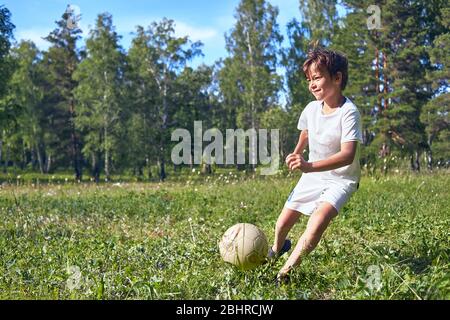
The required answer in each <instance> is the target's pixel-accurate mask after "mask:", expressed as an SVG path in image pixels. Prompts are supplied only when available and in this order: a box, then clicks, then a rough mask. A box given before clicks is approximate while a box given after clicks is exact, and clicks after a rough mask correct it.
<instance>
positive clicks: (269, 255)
mask: <svg viewBox="0 0 450 320" xmlns="http://www.w3.org/2000/svg"><path fill="white" fill-rule="evenodd" d="M291 246H292V244H291V240H289V239H286V240H284V243H283V247H282V248H281V250H280V252H278V253H277V252H275V251H273V250H272V247H270V248H269V252H268V253H267V260H272V259H278V258H279V257H281V256H282V255H283V254H285V253H286V252H288V251H289V250H290V249H291Z"/></svg>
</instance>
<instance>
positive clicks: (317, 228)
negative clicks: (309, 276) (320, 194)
mask: <svg viewBox="0 0 450 320" xmlns="http://www.w3.org/2000/svg"><path fill="white" fill-rule="evenodd" d="M337 214H338V212H337V211H336V209H335V208H334V207H333V206H332V205H331V204H329V203H328V202H322V203H321V205H320V206H319V207H318V208H317V209H316V210H315V211H314V212H313V214H312V215H311V217H310V218H309V220H308V224H307V226H306V230H305V232H304V233H303V234H302V236H301V237H300V239H299V241H298V243H297V245H296V246H295V248H294V250H293V251H292V253H291V255H290V256H289V258H288V260H287V261H286V263H285V264H284V266H283V268H281V270H280V272H279V276H283V275H286V274H287V273H288V272H289V270H291V269H292V268H293V267H295V266H296V265H298V264H300V262H301V260H302V258H303V257H304V256H305V255H307V254H308V253H309V252H311V251H312V250H314V248H315V247H316V246H317V244H318V243H319V241H320V238H321V237H322V234H323V232H324V231H325V229H326V228H327V227H328V225H329V223H330V221H331V220H332V219H333V218H334V217H335V216H337Z"/></svg>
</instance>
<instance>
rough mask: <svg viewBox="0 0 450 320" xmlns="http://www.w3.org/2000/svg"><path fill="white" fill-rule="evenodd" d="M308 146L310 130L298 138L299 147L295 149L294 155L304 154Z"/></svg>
mask: <svg viewBox="0 0 450 320" xmlns="http://www.w3.org/2000/svg"><path fill="white" fill-rule="evenodd" d="M307 145H308V130H306V129H305V130H302V131H301V132H300V136H299V137H298V142H297V146H296V147H295V150H294V152H293V153H294V154H302V153H303V151H304V150H305V148H306V146H307Z"/></svg>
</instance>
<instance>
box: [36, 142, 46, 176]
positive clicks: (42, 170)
mask: <svg viewBox="0 0 450 320" xmlns="http://www.w3.org/2000/svg"><path fill="white" fill-rule="evenodd" d="M36 156H37V160H38V164H39V171H40V172H41V173H42V174H43V173H44V164H43V163H42V155H41V149H40V148H39V143H36Z"/></svg>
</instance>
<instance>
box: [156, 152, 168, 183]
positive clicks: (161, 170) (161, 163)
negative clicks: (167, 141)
mask: <svg viewBox="0 0 450 320" xmlns="http://www.w3.org/2000/svg"><path fill="white" fill-rule="evenodd" d="M158 162H159V180H160V181H164V180H165V179H166V177H167V175H166V169H165V163H164V157H163V156H161V157H160V158H159V161H158Z"/></svg>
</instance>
